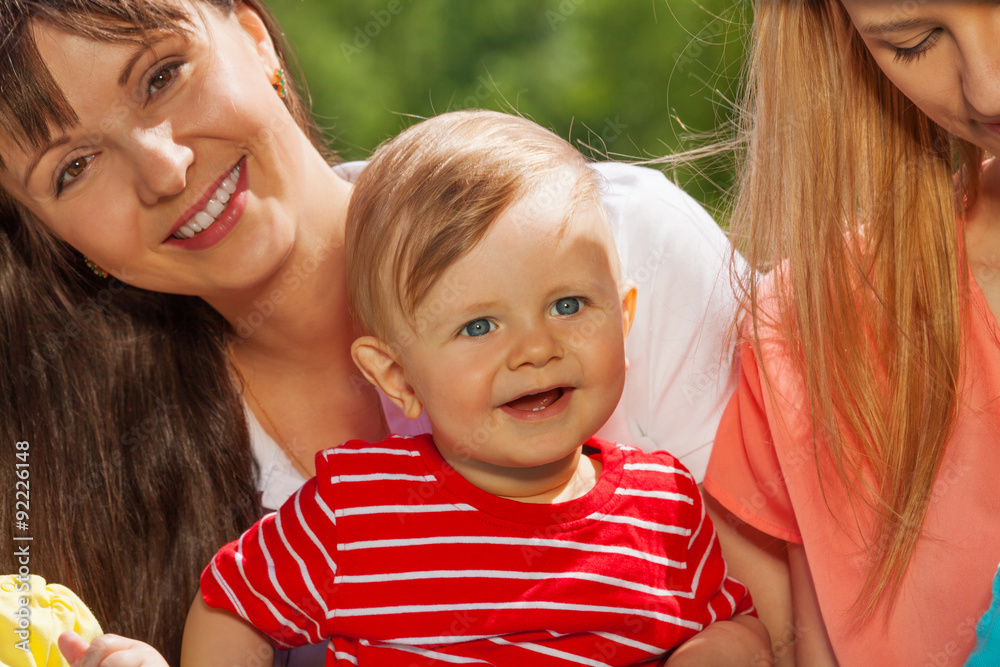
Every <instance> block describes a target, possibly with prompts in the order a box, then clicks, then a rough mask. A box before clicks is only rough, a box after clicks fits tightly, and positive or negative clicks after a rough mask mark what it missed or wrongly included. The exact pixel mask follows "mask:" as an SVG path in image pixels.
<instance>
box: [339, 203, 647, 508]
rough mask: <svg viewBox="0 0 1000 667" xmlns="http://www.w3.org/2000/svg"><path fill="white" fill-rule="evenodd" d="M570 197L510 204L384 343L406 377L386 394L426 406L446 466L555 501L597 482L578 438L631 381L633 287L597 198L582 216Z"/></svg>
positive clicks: (413, 412)
mask: <svg viewBox="0 0 1000 667" xmlns="http://www.w3.org/2000/svg"><path fill="white" fill-rule="evenodd" d="M570 196H571V193H570V191H569V188H568V187H567V188H565V189H564V190H563V191H561V192H560V193H559V195H558V196H557V197H553V198H551V200H550V199H549V198H548V197H546V198H539V201H544V202H545V205H544V207H542V208H540V207H538V206H537V205H536V204H537V202H536V200H534V199H532V197H531V196H530V195H529V196H528V197H527V198H526V199H525V200H523V201H521V202H519V203H517V204H515V205H514V207H513V208H511V209H509V210H508V211H507V212H505V213H504V214H503V215H502V216H501V217H500V218H499V219H498V220H497V221H496V222H495V223H494V224H493V226H492V227H491V229H490V230H489V232H487V234H486V236H485V237H484V238H483V239H482V241H481V242H480V243H479V244H478V245H476V246H475V247H474V248H473V249H472V250H471V251H470V252H469V253H468V254H467V255H465V256H464V257H462V258H461V259H459V260H458V261H457V262H456V263H455V264H453V265H452V266H451V267H449V268H448V269H447V270H446V271H445V272H444V274H443V275H442V276H441V277H440V279H439V280H438V282H437V283H436V284H435V285H434V287H433V289H432V290H431V291H430V293H429V294H428V295H427V297H426V299H424V301H423V302H422V303H421V304H420V305H419V306H418V307H417V309H416V312H415V313H414V314H413V317H412V318H411V320H410V321H407V320H406V319H405V318H403V317H402V315H401V314H397V317H396V318H395V322H396V331H395V333H396V337H395V340H394V341H389V342H390V343H395V346H393V347H390V346H388V345H386V346H384V348H385V349H392V350H393V352H392V354H393V357H394V360H395V363H396V368H397V369H398V370H399V371H400V373H399V375H396V376H391V375H390V376H388V377H389V381H388V382H385V381H384V380H383V384H384V385H388V386H383V390H385V391H386V392H387V393H388V394H389V395H390V396H391V397H393V398H394V399H395V400H397V402H398V403H399V404H400V405H401V406H402V407H403V409H404V411H405V412H406V414H407V415H408V416H410V417H416V416H418V415H419V414H420V413H421V411H423V410H426V411H427V414H428V416H429V418H430V421H431V424H432V427H433V434H434V442H435V444H436V445H437V446H438V449H439V450H440V451H441V453H442V455H443V456H444V458H445V460H447V461H448V463H449V464H450V465H451V466H452V467H453V468H455V470H457V471H458V472H459V473H461V474H462V475H463V476H464V477H465V478H466V479H468V480H469V481H470V482H472V483H473V484H475V485H476V486H478V487H480V488H482V489H483V490H485V491H488V492H490V493H492V494H494V495H499V496H505V497H515V498H518V499H520V500H526V501H534V502H549V501H552V500H553V499H559V500H567V499H569V498H572V497H578V496H580V495H583V494H584V493H586V491H588V490H589V489H590V488H592V487H593V485H594V482H595V481H596V478H597V474H598V473H599V470H598V469H595V467H594V462H593V461H591V459H589V458H587V457H581V456H580V446H581V445H582V444H583V442H584V441H585V440H586V439H587V438H589V437H590V436H592V435H593V434H594V433H595V432H596V431H597V430H598V429H599V428H600V427H601V426H602V425H603V424H604V422H605V421H607V419H608V417H610V416H611V413H612V412H613V411H614V409H615V406H616V405H617V403H618V399H619V397H620V396H621V392H622V388H623V386H624V381H625V369H626V361H625V336H626V334H627V331H628V327H629V325H630V322H631V310H632V306H631V304H632V301H633V299H634V292H632V291H630V290H627V289H624V288H623V287H622V284H621V281H620V277H619V268H618V262H617V259H616V254H615V249H614V245H613V241H612V239H611V235H610V230H609V228H608V224H607V221H606V220H605V219H604V217H603V215H602V212H601V210H600V209H599V203H597V202H586V203H585V204H584V205H582V206H579V207H576V208H575V209H573V210H572V212H571V208H570V201H571V200H570ZM567 214H569V216H570V217H569V219H567ZM472 334H481V335H472ZM378 345H379V343H378V342H377V341H376V340H375V339H371V338H365V339H361V341H359V342H358V343H355V348H356V349H358V348H359V347H365V346H370V349H373V348H375V347H378ZM361 358H362V359H364V354H363V353H362V355H361ZM549 390H553V391H552V392H551V393H550V394H549V400H551V399H553V398H556V397H557V396H558V400H554V401H553V402H548V401H546V400H542V399H539V400H540V402H539V403H538V404H537V405H536V404H535V403H532V406H534V407H540V406H541V405H542V404H543V403H544V404H545V405H546V406H547V407H544V409H538V410H535V411H530V410H516V409H514V408H513V407H512V405H511V401H514V400H515V399H518V398H521V397H523V396H525V395H534V394H541V393H543V392H546V391H549ZM515 405H516V404H515Z"/></svg>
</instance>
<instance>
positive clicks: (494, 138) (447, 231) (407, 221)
mask: <svg viewBox="0 0 1000 667" xmlns="http://www.w3.org/2000/svg"><path fill="white" fill-rule="evenodd" d="M557 174H558V175H559V176H560V177H563V175H564V174H568V178H570V179H572V181H573V182H572V183H570V185H571V189H572V193H573V195H572V200H571V202H572V205H574V206H575V205H577V204H578V203H580V202H597V203H599V194H600V181H599V176H598V174H597V173H596V172H595V171H594V170H592V169H590V168H589V167H588V166H587V160H586V159H585V158H584V157H583V155H581V154H580V152H579V151H577V150H575V149H574V148H573V147H572V146H571V145H570V144H569V143H568V142H567V141H565V140H563V139H561V138H559V137H558V136H557V135H555V134H553V133H552V132H550V131H548V130H546V129H544V128H542V127H540V126H539V125H537V124H535V123H533V122H531V121H529V120H526V119H524V118H520V117H518V116H511V115H507V114H502V113H497V112H492V111H482V110H473V111H456V112H452V113H446V114H442V115H441V116H437V117H435V118H431V119H429V120H426V121H423V122H421V123H418V124H416V125H414V126H413V127H411V128H409V129H407V130H406V131H404V132H402V133H401V134H400V135H399V136H397V137H396V138H394V139H392V140H391V141H389V142H387V143H385V144H383V145H382V146H381V147H379V149H378V150H377V151H376V152H375V155H374V156H373V157H372V160H371V162H370V163H369V164H368V166H367V167H366V168H365V170H364V171H363V172H362V174H361V177H360V178H359V179H358V181H357V183H356V184H355V186H354V192H353V194H352V195H351V203H350V207H349V209H348V212H347V286H348V293H349V296H350V301H351V313H352V316H353V318H354V324H355V327H356V328H357V330H358V331H359V333H364V334H371V335H374V336H376V337H378V338H381V339H382V340H385V341H391V340H392V336H391V332H392V326H391V324H392V316H393V314H394V312H395V313H401V314H402V315H403V316H404V317H405V318H407V319H408V320H412V317H413V313H414V311H415V309H416V308H417V307H418V306H419V305H420V304H421V302H422V301H423V300H424V298H426V296H427V294H428V292H430V290H431V289H432V288H433V287H434V285H435V283H436V282H437V281H438V279H440V277H441V275H442V274H443V273H444V272H445V270H447V269H448V267H450V266H451V265H452V264H454V263H455V262H456V261H458V260H459V259H461V258H462V257H463V256H465V254H466V253H468V252H469V251H470V250H472V248H474V247H475V246H476V244H477V243H479V241H480V240H482V239H483V237H484V236H486V233H487V232H488V231H489V229H490V227H491V226H492V224H493V223H494V222H495V221H496V220H497V219H498V218H499V217H500V216H501V215H502V214H503V213H504V212H505V211H506V210H507V209H508V208H510V207H511V206H512V205H513V204H515V203H516V202H518V201H520V200H522V199H524V198H525V197H528V196H533V197H537V198H539V201H538V203H539V205H544V204H545V203H546V202H545V199H546V198H547V197H548V198H551V197H552V196H553V194H554V193H553V192H551V191H549V189H548V188H547V185H551V184H552V178H553V177H554V176H555V175H557ZM559 185H560V186H562V185H563V184H562V183H560V184H559Z"/></svg>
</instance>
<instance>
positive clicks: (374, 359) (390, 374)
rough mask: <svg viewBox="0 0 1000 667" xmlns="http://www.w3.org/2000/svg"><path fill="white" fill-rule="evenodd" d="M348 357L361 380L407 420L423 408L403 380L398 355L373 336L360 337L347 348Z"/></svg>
mask: <svg viewBox="0 0 1000 667" xmlns="http://www.w3.org/2000/svg"><path fill="white" fill-rule="evenodd" d="M351 357H352V358H353V359H354V364H355V365H356V366H357V367H358V368H359V369H360V370H361V372H362V373H363V374H364V376H365V378H366V379H367V380H368V381H369V382H371V383H372V384H373V385H375V386H376V387H378V388H379V389H380V390H381V391H382V393H383V394H385V395H386V396H388V397H389V399H390V400H391V401H392V402H393V403H395V404H396V405H397V406H398V407H399V409H400V410H402V411H403V414H404V415H406V417H407V418H408V419H416V418H417V417H419V416H420V413H421V412H422V411H423V406H422V405H421V404H420V401H419V400H418V399H417V396H416V394H415V393H414V392H413V387H411V386H410V383H409V382H407V380H406V374H405V372H404V371H403V365H402V363H401V362H400V359H399V352H398V350H397V349H394V348H393V346H391V345H389V344H387V343H386V342H385V341H383V340H382V339H380V338H376V337H375V336H362V337H361V338H358V339H357V340H356V341H354V343H353V344H352V345H351Z"/></svg>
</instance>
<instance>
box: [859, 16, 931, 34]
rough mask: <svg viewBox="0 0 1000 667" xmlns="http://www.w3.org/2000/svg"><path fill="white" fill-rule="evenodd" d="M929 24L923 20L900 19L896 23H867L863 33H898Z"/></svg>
mask: <svg viewBox="0 0 1000 667" xmlns="http://www.w3.org/2000/svg"><path fill="white" fill-rule="evenodd" d="M928 23H929V21H928V20H927V19H923V18H910V19H899V20H896V21H891V20H890V21H874V22H872V23H866V24H865V25H864V27H863V28H861V32H862V33H864V34H866V35H878V34H884V33H887V32H896V31H897V30H906V29H907V28H915V27H918V26H922V25H926V24H928Z"/></svg>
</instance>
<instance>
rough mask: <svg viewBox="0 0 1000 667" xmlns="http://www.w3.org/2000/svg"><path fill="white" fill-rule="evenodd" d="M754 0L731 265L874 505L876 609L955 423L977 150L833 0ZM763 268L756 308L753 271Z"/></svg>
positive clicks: (870, 594) (823, 444)
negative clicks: (887, 65)
mask: <svg viewBox="0 0 1000 667" xmlns="http://www.w3.org/2000/svg"><path fill="white" fill-rule="evenodd" d="M755 12H756V14H755V17H754V28H753V35H752V47H751V51H750V55H749V58H750V60H749V63H748V79H747V91H746V98H745V100H744V114H743V117H742V124H741V126H740V130H739V131H740V136H741V139H742V140H743V141H744V142H745V143H743V144H742V149H741V151H740V160H741V166H740V182H739V195H738V196H737V199H736V202H735V207H734V211H733V216H732V224H731V228H730V229H731V233H732V235H733V238H734V239H735V240H736V243H737V245H738V246H739V247H740V249H741V250H742V251H743V252H744V254H745V256H746V259H747V260H748V262H749V264H750V266H751V267H752V268H751V270H750V273H749V274H748V275H745V276H741V277H740V278H739V280H738V281H737V282H738V284H739V287H740V288H741V290H742V293H743V295H744V298H745V304H746V308H747V313H748V315H749V317H750V318H751V319H750V323H751V326H752V332H753V336H752V340H753V341H755V342H754V344H755V345H756V346H757V349H756V351H757V352H758V355H759V353H760V348H759V343H760V329H759V327H760V326H761V325H766V326H768V327H776V329H775V330H776V331H777V332H778V334H779V335H780V336H781V338H782V340H783V341H784V342H785V344H786V345H787V347H788V350H789V352H790V353H791V357H792V364H793V365H794V368H796V369H797V371H798V372H799V373H800V375H801V378H802V380H803V382H804V386H805V390H806V397H805V398H806V400H807V402H806V404H805V408H806V409H808V410H809V411H810V412H811V415H812V426H813V445H814V448H815V450H816V454H817V465H820V461H828V462H831V463H832V464H833V465H834V467H835V469H836V470H837V471H838V477H839V479H838V480H835V481H836V482H839V483H841V484H843V486H844V488H845V489H846V490H847V492H848V497H849V498H850V499H851V506H852V512H854V517H855V520H857V517H858V514H857V509H858V508H859V507H862V508H866V509H868V510H870V511H871V512H873V513H874V516H875V517H876V521H875V522H874V531H873V532H872V533H871V534H867V535H864V541H865V544H864V547H866V548H867V549H871V550H872V551H871V553H872V561H871V563H872V564H871V567H870V568H869V569H868V571H867V573H866V578H865V582H864V585H863V587H862V589H861V591H860V595H859V598H858V600H857V603H856V607H857V610H858V611H859V612H860V616H861V618H869V617H870V616H872V614H873V613H874V612H875V611H876V609H878V608H879V606H880V604H881V603H882V602H883V601H886V602H887V603H888V606H889V607H891V605H892V602H893V601H894V600H895V597H896V594H897V593H898V590H899V587H900V584H901V581H902V578H903V575H904V572H905V570H906V566H907V563H908V562H909V559H910V557H911V555H912V554H913V551H914V548H915V546H916V542H917V538H918V536H919V533H920V529H921V525H922V522H923V519H924V515H925V513H926V510H927V505H928V501H929V498H930V491H931V489H932V487H933V484H934V479H935V476H936V474H937V471H938V468H939V466H940V464H941V460H942V458H943V456H944V451H945V448H946V445H947V443H948V439H949V436H950V433H951V431H952V428H953V422H954V419H955V412H956V406H957V402H958V390H959V380H960V378H959V368H960V358H961V353H962V346H961V327H962V324H961V316H962V301H963V298H964V294H965V291H966V286H967V271H966V268H965V266H966V264H965V259H964V258H963V257H961V256H960V244H959V241H958V233H959V230H958V224H957V216H958V217H960V216H961V215H962V214H963V211H964V206H963V199H962V197H956V191H959V192H961V193H962V194H964V195H966V197H967V200H966V201H971V200H972V199H974V198H975V194H976V192H977V190H978V181H979V163H980V160H981V158H982V153H981V151H979V150H978V149H976V148H975V147H974V146H972V145H971V144H966V143H964V142H960V141H958V140H956V139H955V138H954V137H952V136H951V135H950V134H948V133H947V132H945V131H944V130H943V129H941V128H940V127H938V126H937V125H935V124H934V123H933V122H932V121H931V120H929V119H928V118H927V117H926V116H925V115H924V114H923V113H922V112H921V111H920V110H918V109H917V108H916V106H915V105H913V103H912V102H910V101H909V100H908V99H907V98H905V97H904V96H903V95H902V94H901V93H900V92H899V91H898V90H897V89H896V88H895V86H893V85H892V83H890V81H889V80H888V79H887V78H886V77H885V75H884V74H883V73H882V72H881V71H880V70H879V68H878V66H877V64H876V63H875V61H874V60H873V59H872V57H871V56H870V54H869V53H868V51H867V49H866V48H865V46H864V43H863V42H862V41H861V38H860V36H859V35H858V34H857V32H856V30H855V29H854V28H853V26H852V25H851V22H850V19H849V17H848V16H847V14H846V12H845V11H844V9H843V8H842V6H841V5H840V3H839V1H838V0H782V1H780V2H779V1H770V0H761V1H759V2H757V3H756V9H755ZM962 165H964V167H963V166H962ZM772 269H778V274H780V279H778V280H776V283H777V289H778V299H777V305H776V311H774V312H772V311H771V310H770V309H768V313H767V314H766V315H765V313H764V312H763V310H762V309H761V308H760V306H759V304H758V290H759V289H760V287H759V286H758V279H759V278H760V277H761V276H762V275H763V274H764V273H765V272H767V271H770V270H772ZM772 314H773V315H774V318H773V320H772V319H771V315H772ZM758 358H759V357H758ZM765 361H766V360H765ZM762 370H763V371H764V377H765V382H769V381H770V379H769V378H768V375H767V365H766V363H765V364H762ZM827 483H829V480H828V481H827ZM859 525H861V524H860V523H859Z"/></svg>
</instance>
